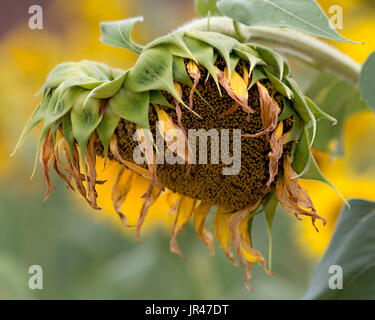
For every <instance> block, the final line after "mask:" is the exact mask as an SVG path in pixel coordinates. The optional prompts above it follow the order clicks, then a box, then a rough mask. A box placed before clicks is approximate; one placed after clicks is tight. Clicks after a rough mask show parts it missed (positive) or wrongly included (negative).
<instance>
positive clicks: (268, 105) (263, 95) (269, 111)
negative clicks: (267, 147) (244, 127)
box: [243, 81, 280, 138]
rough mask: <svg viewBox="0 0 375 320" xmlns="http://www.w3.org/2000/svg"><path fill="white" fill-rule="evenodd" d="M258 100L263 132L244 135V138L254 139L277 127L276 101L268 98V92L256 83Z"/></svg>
mask: <svg viewBox="0 0 375 320" xmlns="http://www.w3.org/2000/svg"><path fill="white" fill-rule="evenodd" d="M257 86H258V91H259V100H260V112H261V117H262V124H263V130H262V131H260V132H258V133H255V134H244V135H243V136H244V137H248V138H256V137H259V136H262V135H264V134H267V133H270V132H272V131H274V130H275V129H276V127H277V120H278V117H279V113H280V108H279V106H278V105H277V103H276V101H275V100H274V99H273V98H271V97H270V95H269V93H268V90H267V88H266V87H265V86H263V85H262V84H261V83H260V82H259V81H258V82H257Z"/></svg>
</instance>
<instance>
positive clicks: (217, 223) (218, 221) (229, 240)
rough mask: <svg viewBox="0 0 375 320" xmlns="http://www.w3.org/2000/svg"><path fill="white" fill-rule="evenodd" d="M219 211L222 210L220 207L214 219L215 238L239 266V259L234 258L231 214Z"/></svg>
mask: <svg viewBox="0 0 375 320" xmlns="http://www.w3.org/2000/svg"><path fill="white" fill-rule="evenodd" d="M219 211H220V210H219V209H218V211H217V213H216V214H215V218H214V221H213V224H214V235H215V238H216V239H217V241H218V242H219V245H220V248H221V249H222V250H223V251H224V253H225V254H226V255H227V257H228V258H229V259H230V260H231V261H232V263H233V264H234V265H235V266H238V263H237V261H235V260H234V256H233V252H232V245H233V237H232V233H231V231H230V228H229V219H230V217H231V215H230V214H225V213H218V212H219Z"/></svg>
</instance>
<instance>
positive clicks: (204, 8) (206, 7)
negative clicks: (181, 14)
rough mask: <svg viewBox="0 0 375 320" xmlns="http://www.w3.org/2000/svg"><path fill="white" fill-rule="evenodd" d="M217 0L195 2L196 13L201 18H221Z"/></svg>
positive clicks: (198, 0) (196, 0)
mask: <svg viewBox="0 0 375 320" xmlns="http://www.w3.org/2000/svg"><path fill="white" fill-rule="evenodd" d="M216 2H217V0H195V11H196V12H197V14H198V16H199V17H206V16H208V12H209V13H210V16H211V17H212V16H221V13H220V11H219V9H218V8H217V6H216Z"/></svg>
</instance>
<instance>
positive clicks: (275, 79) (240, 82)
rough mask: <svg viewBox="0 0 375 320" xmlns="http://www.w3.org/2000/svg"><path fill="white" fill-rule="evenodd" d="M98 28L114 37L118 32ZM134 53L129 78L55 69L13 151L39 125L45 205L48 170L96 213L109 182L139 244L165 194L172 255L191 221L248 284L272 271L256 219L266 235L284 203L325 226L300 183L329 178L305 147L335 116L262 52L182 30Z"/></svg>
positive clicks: (94, 66)
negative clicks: (132, 203)
mask: <svg viewBox="0 0 375 320" xmlns="http://www.w3.org/2000/svg"><path fill="white" fill-rule="evenodd" d="M135 21H136V19H133V20H132V23H134V22H135ZM102 28H103V30H104V32H105V31H107V35H108V34H111V33H112V34H113V32H117V30H119V25H118V24H116V23H115V24H105V25H103V26H102ZM106 28H108V29H106ZM103 39H104V40H106V41H107V42H111V43H112V44H113V43H114V42H115V41H114V40H113V39H112V40H113V41H108V39H105V38H103ZM114 39H115V40H116V41H119V39H123V34H121V37H120V38H114ZM127 46H128V47H130V48H131V49H132V50H133V51H135V52H139V53H140V55H139V58H138V60H137V62H136V64H135V65H134V66H133V67H132V68H130V69H128V70H126V71H125V70H121V69H114V68H111V67H109V66H107V65H106V64H102V63H97V62H93V61H88V60H83V61H80V62H66V63H63V64H61V65H58V66H57V67H56V68H55V69H53V70H52V71H51V73H50V74H49V76H48V78H47V80H46V82H45V84H44V86H43V88H42V90H41V95H42V99H41V103H40V104H39V106H38V107H37V108H36V110H35V111H34V112H33V114H32V116H31V117H30V119H29V121H28V123H27V124H26V127H25V129H24V131H23V133H22V135H21V137H20V140H19V142H18V144H17V146H16V149H15V150H18V149H19V148H20V146H21V145H22V144H23V142H24V140H25V137H26V135H27V134H28V133H29V132H30V131H31V130H32V129H33V128H34V127H35V126H36V125H37V124H39V123H41V122H43V128H42V132H41V135H40V139H39V144H38V147H37V156H36V160H37V159H38V158H39V159H40V162H41V164H42V168H43V173H44V177H45V180H46V183H47V192H46V195H45V200H47V198H48V196H49V195H50V192H51V189H52V185H51V181H50V176H49V169H50V167H51V166H52V167H53V168H54V170H55V171H56V172H57V174H58V175H59V176H60V177H61V178H62V179H63V180H65V182H66V184H67V186H68V188H70V189H72V190H76V191H77V192H78V193H79V194H80V195H81V196H82V197H83V198H84V199H85V200H86V202H87V203H88V204H89V205H90V206H91V207H92V208H94V209H98V210H99V209H101V207H100V205H101V202H104V203H106V204H108V202H107V201H105V199H107V197H106V195H103V196H104V197H102V195H101V191H103V189H102V187H103V186H106V185H108V184H109V185H111V187H112V191H111V198H112V199H111V200H112V201H111V202H112V205H113V208H114V210H115V211H116V213H117V215H118V216H119V218H120V220H121V221H122V223H123V224H124V225H125V226H127V227H135V229H136V237H137V239H139V238H140V232H141V227H142V225H143V222H144V220H145V218H146V216H147V214H148V211H149V210H150V208H152V206H153V205H154V204H155V203H156V202H157V201H161V200H160V199H161V198H163V197H164V199H165V200H164V201H165V206H166V207H168V211H169V214H173V217H174V222H173V226H172V230H171V242H170V248H171V251H172V252H174V253H177V254H179V255H180V256H181V257H183V258H185V257H184V256H183V254H182V253H181V251H180V248H179V245H178V243H177V236H178V234H179V233H180V232H181V231H182V230H183V228H184V227H185V225H186V224H187V223H188V221H189V220H190V219H192V220H193V221H194V225H195V229H196V232H197V235H198V237H199V238H200V239H201V240H202V241H203V242H204V243H205V244H206V245H207V247H208V248H209V250H210V253H211V255H213V254H214V237H215V238H216V239H217V241H218V243H219V245H220V247H221V248H222V250H223V251H224V252H225V254H226V255H227V256H228V258H229V259H230V260H231V261H232V262H233V263H234V264H235V265H242V266H243V267H244V269H245V283H246V286H247V287H248V288H250V286H249V283H248V280H249V279H250V278H251V270H252V265H253V263H259V264H260V265H261V266H262V267H263V268H264V270H265V271H266V273H267V274H271V271H269V269H268V267H267V262H266V260H265V258H264V257H263V256H262V254H261V253H260V252H259V251H257V250H256V249H254V248H253V247H252V245H251V243H252V242H251V224H252V220H253V218H254V216H255V215H258V214H260V213H262V212H264V213H265V214H266V217H267V221H268V226H269V228H270V229H271V224H272V218H273V215H274V214H275V211H276V207H277V205H278V203H280V204H281V206H282V207H284V208H285V209H286V210H287V211H289V212H291V213H293V214H294V215H295V216H296V217H297V218H298V219H300V217H301V216H308V217H310V218H311V221H312V224H313V226H314V227H315V228H316V229H317V226H316V220H321V221H322V222H323V224H325V222H326V221H325V219H324V218H322V217H321V216H320V215H318V214H317V212H316V209H315V207H314V205H313V203H312V201H311V199H310V197H309V195H308V194H307V192H306V191H305V189H303V188H302V187H301V185H300V184H299V178H306V179H316V180H320V181H324V182H326V183H328V181H327V180H326V179H325V178H324V177H323V176H322V175H321V173H320V171H319V169H318V167H317V164H316V162H315V160H314V158H313V156H312V154H311V152H310V146H311V145H312V143H313V140H314V137H315V133H316V120H319V119H327V120H329V121H331V122H335V119H333V118H332V117H331V116H329V115H328V114H326V113H324V112H323V111H322V110H320V109H319V107H318V106H316V105H315V103H314V102H313V101H311V100H310V99H309V98H307V97H305V96H304V95H303V93H302V92H301V90H300V88H299V87H298V84H297V83H296V82H295V81H294V80H293V78H292V77H291V75H290V70H289V66H288V64H287V62H286V60H285V59H284V58H283V56H281V55H280V54H279V53H277V52H276V51H273V50H271V49H269V48H267V47H265V46H260V45H258V44H255V43H245V44H244V43H240V42H238V41H237V40H236V39H234V38H232V37H229V36H226V35H223V34H220V33H216V32H210V31H187V30H185V29H179V30H177V31H175V32H173V33H171V34H169V35H167V36H164V37H161V38H158V39H156V40H154V41H153V42H151V43H150V44H148V45H147V46H146V47H144V48H142V47H140V46H139V45H137V44H135V43H134V42H130V41H128V42H127ZM208 138H209V139H208ZM108 166H110V167H112V168H111V169H110V170H107V169H108ZM103 167H104V168H106V169H104V171H103V172H105V171H106V170H107V171H106V172H107V173H106V174H103V172H102V175H101V173H100V172H101V170H103ZM140 177H141V180H139V179H140ZM139 181H147V182H148V186H147V188H145V190H144V194H143V195H142V206H141V208H140V212H139V216H138V217H137V219H136V221H132V219H129V217H128V212H129V211H128V210H127V208H125V210H124V201H126V199H127V198H128V199H129V197H130V194H131V192H132V190H133V188H138V187H139ZM106 190H108V189H106ZM107 195H108V193H107ZM130 199H132V198H130ZM208 217H212V224H213V234H212V233H211V232H210V230H209V228H208V227H207V226H206V220H208ZM233 245H234V249H235V253H236V255H237V258H238V259H235V256H234V253H233V251H232V249H233V248H232V246H233Z"/></svg>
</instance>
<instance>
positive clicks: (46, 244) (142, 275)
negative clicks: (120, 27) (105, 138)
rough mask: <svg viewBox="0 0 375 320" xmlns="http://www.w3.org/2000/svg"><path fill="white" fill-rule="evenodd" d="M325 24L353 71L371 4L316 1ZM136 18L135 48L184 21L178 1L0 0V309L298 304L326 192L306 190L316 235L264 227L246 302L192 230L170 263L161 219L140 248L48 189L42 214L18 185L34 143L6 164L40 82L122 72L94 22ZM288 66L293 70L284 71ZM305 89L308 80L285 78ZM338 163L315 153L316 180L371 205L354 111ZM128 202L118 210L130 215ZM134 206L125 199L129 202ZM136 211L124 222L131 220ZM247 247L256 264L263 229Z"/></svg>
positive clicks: (331, 197)
mask: <svg viewBox="0 0 375 320" xmlns="http://www.w3.org/2000/svg"><path fill="white" fill-rule="evenodd" d="M318 2H319V3H320V4H321V5H322V6H323V8H324V10H325V11H326V12H327V14H328V15H329V8H330V6H332V5H340V6H342V7H343V10H344V11H343V12H344V29H343V30H340V31H341V32H342V33H343V34H344V35H345V36H346V37H348V38H351V39H353V40H357V41H363V42H364V43H365V44H364V45H352V44H338V47H339V48H340V49H341V50H342V51H344V52H346V53H347V54H348V55H350V56H351V57H352V58H353V59H355V60H356V61H358V62H363V61H364V60H365V59H366V57H367V55H368V54H370V53H371V52H372V51H374V50H375V37H374V36H373V35H374V34H375V5H374V4H373V1H372V0H368V1H366V0H340V1H338V0H319V1H318ZM33 4H39V5H41V6H42V8H43V17H44V28H43V30H31V29H29V28H28V19H29V17H30V15H29V14H28V8H29V7H30V6H31V5H33ZM135 15H143V16H144V17H145V22H144V23H143V24H140V25H139V26H137V28H136V32H135V35H134V37H135V38H136V40H137V41H138V42H140V43H147V42H149V41H150V40H152V39H154V38H155V37H157V36H160V35H162V34H165V33H166V32H168V31H170V30H173V29H174V28H175V27H177V26H178V25H180V24H182V23H184V22H186V21H187V20H188V19H191V18H194V17H195V15H194V10H193V1H191V0H189V1H187V0H184V1H182V0H180V1H176V0H106V1H104V0H75V1H73V0H72V1H62V0H43V1H42V0H39V1H36V2H35V1H29V0H17V1H11V0H3V1H1V4H0V70H1V72H0V105H1V107H0V299H298V298H300V297H301V296H302V294H303V293H304V291H305V290H306V288H307V285H308V281H309V278H310V275H311V271H312V269H313V267H314V265H315V264H316V262H317V260H318V259H319V257H320V256H321V255H322V254H323V252H324V249H325V247H326V245H327V243H328V242H329V239H330V236H331V234H332V231H333V229H334V225H335V221H336V219H337V216H338V214H339V212H340V209H341V207H342V202H341V200H340V199H339V198H338V197H337V195H336V194H335V193H334V192H333V191H331V190H330V189H329V188H326V187H325V186H323V185H321V184H318V183H311V182H309V183H305V187H306V188H308V189H309V190H310V193H311V196H312V199H313V201H314V203H315V205H316V207H317V209H318V213H319V214H320V215H322V216H324V217H325V218H327V219H328V222H329V223H328V225H327V227H326V228H321V229H322V230H321V232H320V233H319V234H317V233H316V232H315V231H314V229H313V228H312V226H311V223H310V222H297V221H296V220H295V219H294V217H292V215H289V214H287V213H285V212H282V211H281V210H280V211H279V212H278V213H277V215H276V218H275V221H274V236H273V237H274V244H273V267H272V268H273V271H274V272H275V276H272V277H269V276H266V275H265V274H264V272H263V271H262V270H261V268H260V267H258V266H255V267H254V278H253V280H252V282H251V285H252V287H253V288H254V292H248V291H246V289H245V287H244V284H243V270H240V269H239V268H235V267H233V266H232V264H231V263H230V261H228V259H227V258H226V257H225V255H224V254H223V253H222V252H221V250H219V248H217V249H218V250H216V256H215V257H214V258H213V259H211V258H210V257H209V254H208V250H207V248H206V247H205V246H204V244H203V243H202V242H200V241H199V239H198V238H197V237H196V236H195V231H194V230H193V227H192V226H191V225H188V226H187V228H186V229H185V230H184V231H183V232H182V234H181V235H180V238H179V243H180V246H181V248H182V250H183V253H184V254H185V255H186V256H187V258H188V260H187V261H183V260H182V259H181V258H180V257H178V256H176V255H174V254H172V253H170V251H169V231H168V230H169V228H168V226H169V225H170V222H171V221H170V220H171V218H170V217H168V215H167V214H166V213H164V212H162V208H160V212H157V211H158V210H159V209H158V208H157V209H155V210H153V212H152V215H151V216H150V217H149V219H148V220H147V221H146V225H145V227H146V228H145V229H144V232H143V235H142V241H141V243H137V242H136V241H135V236H134V233H133V232H132V231H127V230H124V229H123V228H122V226H121V225H120V223H119V222H118V221H117V216H115V214H114V213H112V212H105V211H103V212H93V211H92V210H91V209H89V208H88V206H86V204H85V203H83V201H82V200H81V199H77V197H75V196H74V195H72V194H71V192H68V191H67V190H66V188H65V186H64V185H63V184H62V183H60V181H59V180H58V179H56V177H54V179H53V180H54V184H55V187H56V188H55V190H54V192H53V194H52V196H51V198H50V199H49V200H48V202H47V204H46V205H45V206H43V205H42V199H43V191H44V188H45V186H44V182H43V181H42V174H41V170H40V168H39V169H38V172H37V173H38V174H37V175H36V177H35V178H34V180H32V181H29V179H28V178H29V176H30V174H31V170H32V162H33V158H34V149H35V148H36V137H37V131H38V130H35V132H34V133H33V134H32V135H31V136H30V137H29V139H28V140H27V143H26V144H25V146H24V147H23V149H22V150H21V152H19V153H18V154H17V155H16V156H15V157H13V158H10V157H9V156H8V155H9V154H10V153H11V151H12V148H13V146H14V145H15V143H16V140H17V137H18V135H19V134H20V132H21V130H22V127H23V125H24V123H25V121H26V119H27V117H28V116H29V114H30V113H31V111H32V110H33V108H34V107H35V106H36V105H37V104H38V98H37V97H35V93H36V92H37V91H38V89H39V88H40V87H41V86H42V84H43V82H44V79H45V78H46V76H47V75H48V73H49V71H50V70H51V69H52V68H53V67H54V66H55V65H56V64H58V63H61V62H63V61H69V60H72V61H78V60H81V59H91V60H97V61H101V62H105V63H108V64H110V65H111V66H114V67H121V68H124V69H126V68H128V67H130V66H131V65H132V64H133V63H134V61H135V59H136V56H135V55H134V54H132V53H129V52H127V51H125V50H121V49H118V48H112V47H109V46H106V45H103V44H102V43H100V41H99V35H100V32H99V22H100V21H103V20H117V19H122V18H127V17H131V16H135ZM293 65H294V64H293ZM295 73H296V76H297V77H299V79H300V81H301V83H304V86H305V87H306V88H307V87H308V84H309V82H310V81H311V80H313V73H312V72H308V70H304V69H302V68H301V66H296V72H295ZM344 132H345V134H344V138H345V150H346V153H345V155H344V156H343V157H332V156H330V155H329V154H324V153H316V155H317V160H318V161H319V163H320V164H321V166H322V168H323V172H324V174H325V175H326V176H327V177H328V178H329V179H330V180H331V181H332V182H333V183H334V184H335V185H336V187H337V188H338V189H339V190H340V191H341V192H342V193H343V194H344V195H345V196H346V197H348V198H351V197H363V198H366V199H370V200H375V161H374V160H375V150H374V148H373V146H374V145H375V116H374V115H373V114H372V113H370V112H367V111H362V112H360V113H358V114H355V115H353V116H352V117H350V118H349V119H348V120H347V121H346V122H345V124H344ZM131 201H132V200H131V199H130V202H129V201H128V202H129V207H130V208H132V206H133V204H132V203H131ZM135 201H136V200H135V199H134V202H135ZM134 211H135V210H134ZM134 214H138V211H137V212H134ZM254 239H255V241H254V247H255V248H257V249H259V250H260V251H261V252H263V254H264V255H265V256H267V248H268V239H267V231H266V227H265V223H264V217H263V216H259V217H257V218H256V219H255V226H254ZM31 265H40V266H41V267H42V268H43V272H44V281H43V286H44V288H43V290H30V289H29V288H28V279H29V277H30V276H31V275H30V274H28V269H29V267H30V266H31Z"/></svg>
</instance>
